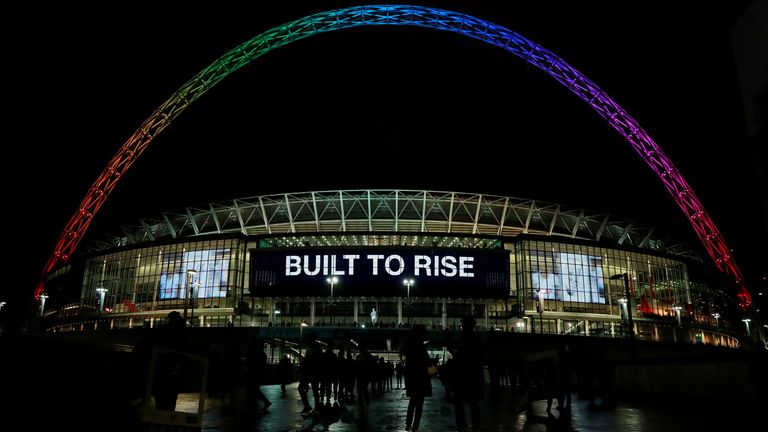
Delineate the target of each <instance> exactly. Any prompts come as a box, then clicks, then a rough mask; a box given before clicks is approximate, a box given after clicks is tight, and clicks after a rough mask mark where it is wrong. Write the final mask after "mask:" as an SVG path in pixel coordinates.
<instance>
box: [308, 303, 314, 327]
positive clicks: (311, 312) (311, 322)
mask: <svg viewBox="0 0 768 432" xmlns="http://www.w3.org/2000/svg"><path fill="white" fill-rule="evenodd" d="M309 325H311V326H313V325H315V299H312V300H310V303H309Z"/></svg>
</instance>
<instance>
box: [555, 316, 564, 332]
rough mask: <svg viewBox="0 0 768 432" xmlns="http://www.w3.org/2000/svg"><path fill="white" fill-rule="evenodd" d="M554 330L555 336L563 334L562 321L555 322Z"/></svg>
mask: <svg viewBox="0 0 768 432" xmlns="http://www.w3.org/2000/svg"><path fill="white" fill-rule="evenodd" d="M555 328H557V334H563V320H561V319H560V318H558V319H557V320H555Z"/></svg>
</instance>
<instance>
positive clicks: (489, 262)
mask: <svg viewBox="0 0 768 432" xmlns="http://www.w3.org/2000/svg"><path fill="white" fill-rule="evenodd" d="M657 232H658V231H655V230H654V229H653V228H652V227H649V226H645V225H643V224H642V223H640V222H636V221H632V220H627V219H623V218H619V217H615V216H613V215H609V214H605V213H600V212H595V211H590V210H587V209H581V208H567V207H565V206H561V205H558V204H553V203H546V202H541V201H535V200H529V199H520V198H512V197H503V196H493V195H484V194H471V193H460V192H437V191H423V190H336V191H322V192H303V193H286V194H279V195H264V196H257V197H249V198H240V199H234V200H230V201H224V202H213V203H209V204H205V205H201V206H194V207H187V208H184V209H181V210H177V211H169V212H165V213H162V214H161V215H160V216H159V217H156V218H153V219H149V218H148V219H141V220H140V221H139V222H138V223H137V224H136V225H135V226H124V227H121V234H120V235H118V236H113V237H110V238H104V239H103V240H102V241H99V242H95V243H92V244H90V245H88V246H89V248H88V250H87V252H83V253H82V254H80V255H78V256H74V257H73V258H72V260H70V262H69V263H67V264H66V265H63V266H60V267H59V268H58V269H56V270H55V271H53V272H51V274H50V275H49V277H48V280H47V281H46V286H47V292H48V294H50V293H54V292H55V293H56V295H55V296H53V295H51V296H50V299H49V301H48V303H47V304H46V302H45V300H46V298H48V295H46V296H45V297H44V298H43V299H42V302H41V312H42V320H41V322H40V323H39V327H41V328H43V329H45V330H47V331H50V332H72V331H75V332H77V331H90V330H103V329H130V328H151V327H156V326H158V325H159V324H161V323H162V322H163V320H164V319H165V317H166V316H167V315H168V313H169V312H171V311H178V312H179V313H181V314H183V316H184V318H185V319H186V321H187V324H188V326H190V327H261V328H265V327H292V328H298V329H299V330H301V329H303V328H304V327H338V328H353V327H359V328H363V327H366V328H400V327H407V326H410V325H412V324H415V323H420V324H424V325H426V326H427V327H428V328H430V329H433V330H441V329H455V328H457V327H458V326H459V325H460V321H461V318H462V317H464V316H467V315H472V316H474V317H475V318H476V320H477V323H478V329H479V330H484V331H502V332H515V333H537V334H553V335H554V334H560V335H581V336H586V337H603V338H626V337H627V335H630V336H631V337H634V338H637V339H642V340H648V341H666V342H678V343H689V344H690V343H698V344H712V345H719V346H729V347H737V346H738V345H739V342H738V336H739V334H738V330H737V324H739V322H738V320H739V317H740V315H739V311H738V305H737V304H736V300H737V299H736V297H735V296H734V295H733V294H731V293H732V292H733V289H734V288H733V286H732V282H729V280H728V279H727V278H725V277H724V276H723V275H722V274H720V273H719V272H718V271H716V269H714V267H713V266H711V265H709V266H708V265H706V264H704V263H703V262H702V260H701V259H700V258H699V257H698V256H697V254H696V253H695V252H694V251H692V250H691V249H689V248H687V247H686V246H684V245H682V244H680V243H677V242H675V241H674V239H671V238H669V237H662V236H660V235H658V234H657ZM54 297H55V298H54Z"/></svg>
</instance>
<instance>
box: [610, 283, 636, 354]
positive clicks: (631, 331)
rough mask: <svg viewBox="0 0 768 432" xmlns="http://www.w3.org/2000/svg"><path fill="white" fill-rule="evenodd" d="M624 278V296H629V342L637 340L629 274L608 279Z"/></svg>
mask: <svg viewBox="0 0 768 432" xmlns="http://www.w3.org/2000/svg"><path fill="white" fill-rule="evenodd" d="M621 278H624V294H625V295H626V296H627V297H626V299H627V322H628V323H629V340H634V339H635V329H634V327H633V324H632V297H631V296H630V292H629V273H619V274H615V275H613V276H611V277H609V278H608V279H611V280H617V279H621Z"/></svg>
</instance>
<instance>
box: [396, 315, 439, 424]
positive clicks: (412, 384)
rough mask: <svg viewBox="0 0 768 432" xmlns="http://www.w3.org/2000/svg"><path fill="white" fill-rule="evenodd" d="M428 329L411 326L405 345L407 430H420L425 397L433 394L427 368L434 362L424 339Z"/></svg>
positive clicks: (404, 371)
mask: <svg viewBox="0 0 768 432" xmlns="http://www.w3.org/2000/svg"><path fill="white" fill-rule="evenodd" d="M426 334H427V329H426V328H425V327H424V326H423V325H421V324H415V325H414V326H413V327H411V330H410V334H409V338H408V341H407V342H406V343H405V346H404V347H403V351H402V354H403V356H404V357H405V367H404V368H403V375H404V377H405V394H406V396H408V397H409V398H410V399H409V400H408V411H407V413H406V417H405V430H407V431H418V430H419V423H420V422H421V413H422V411H423V409H424V398H425V397H427V396H432V380H431V379H430V378H429V373H428V372H427V368H429V366H430V365H431V364H432V361H431V359H430V358H429V354H427V347H426V346H425V345H424V339H425V337H426Z"/></svg>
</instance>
